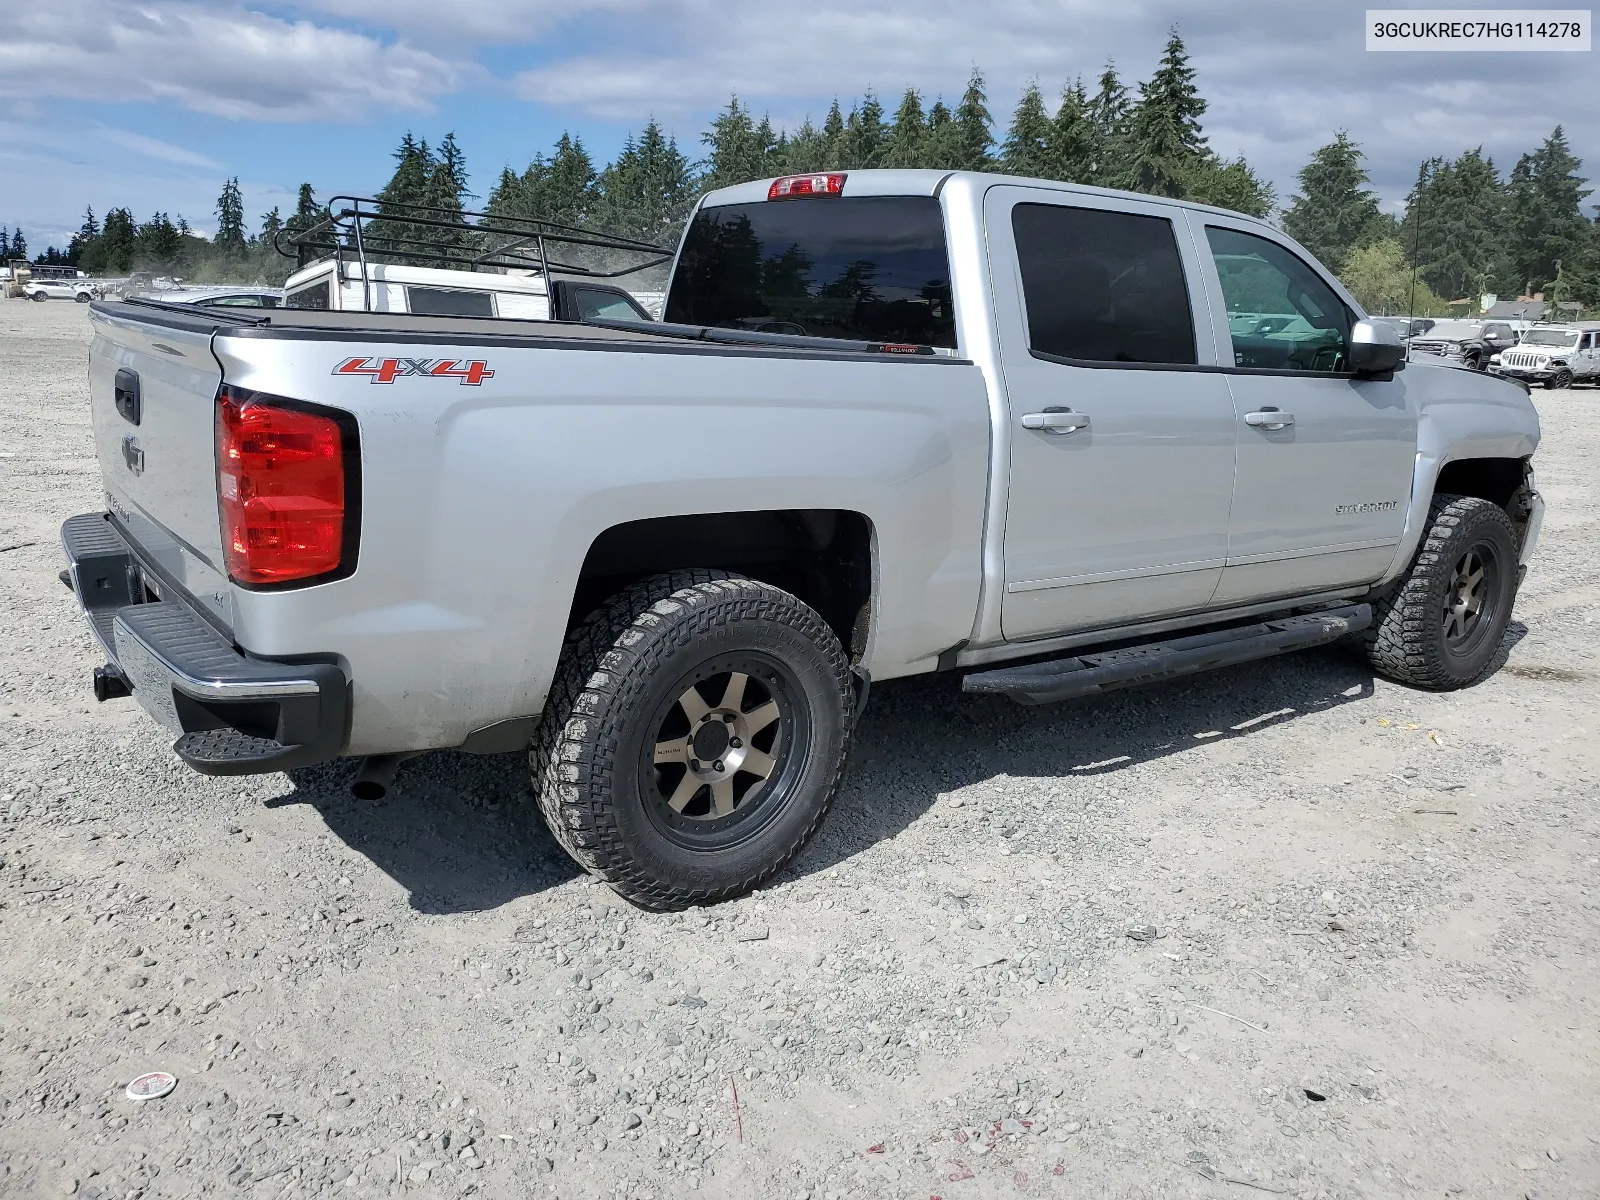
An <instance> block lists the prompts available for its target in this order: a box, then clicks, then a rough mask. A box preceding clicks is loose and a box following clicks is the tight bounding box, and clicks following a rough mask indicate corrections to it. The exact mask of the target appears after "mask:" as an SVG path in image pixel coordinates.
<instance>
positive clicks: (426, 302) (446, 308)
mask: <svg viewBox="0 0 1600 1200" xmlns="http://www.w3.org/2000/svg"><path fill="white" fill-rule="evenodd" d="M406 303H407V305H408V306H409V307H410V309H411V311H412V312H414V313H426V314H428V315H429V316H432V317H492V316H494V297H492V296H490V295H489V293H488V292H467V291H458V290H456V289H455V288H429V287H408V288H407V289H406Z"/></svg>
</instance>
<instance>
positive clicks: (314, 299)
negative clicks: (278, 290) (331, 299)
mask: <svg viewBox="0 0 1600 1200" xmlns="http://www.w3.org/2000/svg"><path fill="white" fill-rule="evenodd" d="M283 306H284V307H285V308H318V309H324V310H325V309H326V308H327V307H328V283H327V281H326V280H324V281H323V282H321V283H314V284H312V285H311V286H310V287H303V288H300V289H299V290H297V291H293V292H290V293H289V295H288V296H287V297H286V298H285V299H284V302H283Z"/></svg>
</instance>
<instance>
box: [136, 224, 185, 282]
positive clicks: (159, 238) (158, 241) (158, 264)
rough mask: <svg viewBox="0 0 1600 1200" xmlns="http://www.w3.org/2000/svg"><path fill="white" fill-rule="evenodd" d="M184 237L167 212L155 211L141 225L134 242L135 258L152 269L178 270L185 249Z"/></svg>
mask: <svg viewBox="0 0 1600 1200" xmlns="http://www.w3.org/2000/svg"><path fill="white" fill-rule="evenodd" d="M182 237H183V235H182V234H181V233H179V232H178V227H177V226H176V225H174V224H173V223H172V221H171V219H170V218H169V217H168V216H167V214H166V213H164V212H157V213H153V214H151V217H150V219H149V220H148V221H146V222H145V223H144V224H143V225H140V226H139V230H138V234H137V237H136V239H135V242H134V259H135V261H136V262H138V263H140V264H142V265H144V266H146V267H149V268H150V269H152V270H158V271H173V270H176V269H177V267H178V263H179V261H180V255H181V253H182V250H183V245H182V241H181V239H182Z"/></svg>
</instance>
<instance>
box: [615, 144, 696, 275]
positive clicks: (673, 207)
mask: <svg viewBox="0 0 1600 1200" xmlns="http://www.w3.org/2000/svg"><path fill="white" fill-rule="evenodd" d="M596 189H597V191H598V192H599V201H598V203H597V205H596V212H597V214H598V223H599V224H600V225H601V226H602V227H603V228H604V229H605V230H606V231H607V232H610V233H620V234H623V235H624V236H628V237H635V238H639V239H641V240H643V241H647V242H655V243H657V244H660V245H668V244H672V243H675V242H676V241H677V235H678V231H679V229H680V228H681V227H682V224H683V220H684V217H685V216H686V215H687V214H688V211H689V208H690V206H691V205H692V204H693V203H694V195H695V189H694V182H693V179H692V169H691V166H690V163H689V160H688V158H687V157H685V156H684V155H683V154H682V153H681V152H680V151H679V150H678V143H677V142H676V141H675V140H674V139H672V138H670V137H668V136H667V135H666V133H665V132H663V130H662V128H661V126H660V125H658V124H657V123H656V122H655V121H654V120H653V119H652V120H651V121H650V123H649V124H647V125H646V126H645V127H644V132H643V133H641V134H640V135H639V137H638V138H637V139H635V138H634V137H633V135H632V134H630V135H629V136H628V140H627V142H626V143H625V144H624V145H623V148H622V153H621V154H619V155H617V158H616V161H615V162H613V163H612V164H611V165H610V166H608V167H607V168H606V169H605V170H603V171H601V172H600V175H599V178H598V180H597V181H596Z"/></svg>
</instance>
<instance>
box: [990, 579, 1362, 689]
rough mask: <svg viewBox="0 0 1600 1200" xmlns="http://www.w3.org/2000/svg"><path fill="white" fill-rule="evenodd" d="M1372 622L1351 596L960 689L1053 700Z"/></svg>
mask: <svg viewBox="0 0 1600 1200" xmlns="http://www.w3.org/2000/svg"><path fill="white" fill-rule="evenodd" d="M1371 624H1372V605H1370V604H1349V605H1344V606H1341V607H1339V608H1329V609H1324V610H1322V611H1321V612H1314V613H1306V614H1305V615H1303V616H1298V617H1283V618H1280V619H1278V620H1273V621H1260V622H1257V623H1255V624H1252V625H1238V626H1234V627H1233V628H1231V629H1219V630H1215V631H1213V632H1211V633H1198V634H1192V635H1190V636H1189V637H1180V638H1173V639H1171V640H1170V641H1163V642H1146V643H1145V644H1144V645H1142V646H1127V647H1124V648H1123V649H1121V650H1108V651H1105V652H1104V653H1101V654H1082V655H1077V656H1074V657H1072V658H1057V659H1051V660H1050V661H1048V662H1039V663H1030V664H1028V665H1027V666H1021V667H1001V668H998V669H997V670H993V671H978V672H976V673H974V674H972V675H968V676H967V677H966V678H965V679H963V680H962V681H961V690H962V691H965V692H979V693H984V694H989V695H1000V696H1010V697H1011V698H1012V699H1013V700H1015V701H1016V702H1017V703H1019V704H1053V703H1054V702H1056V701H1057V700H1071V699H1073V698H1074V697H1077V696H1091V695H1096V694H1098V693H1100V692H1110V691H1115V690H1116V689H1117V688H1125V687H1134V686H1136V685H1138V684H1141V683H1155V682H1156V681H1158V680H1162V679H1174V678H1176V677H1178V676H1180V675H1192V674H1194V673H1195V672H1197V671H1209V670H1211V669H1212V668H1213V667H1228V666H1232V665H1233V664H1235V663H1243V662H1250V661H1252V660H1254V659H1258V658H1270V657H1271V656H1272V655H1274V654H1283V653H1284V652H1286V651H1289V650H1304V649H1306V648H1307V647H1310V646H1321V645H1324V644H1326V643H1327V642H1333V641H1337V640H1338V639H1340V638H1342V637H1344V636H1345V634H1347V633H1356V632H1358V631H1360V630H1363V629H1365V628H1366V627H1367V626H1369V625H1371Z"/></svg>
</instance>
